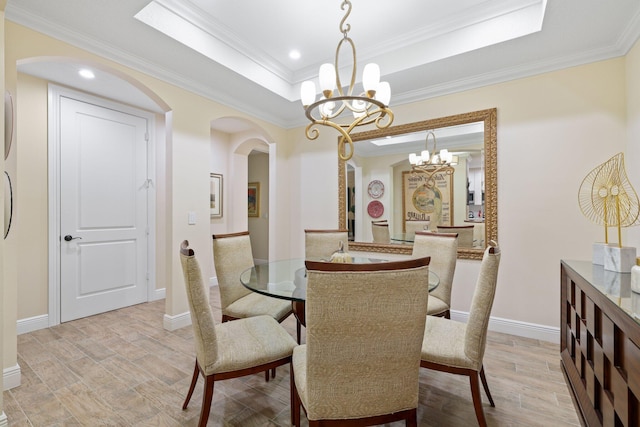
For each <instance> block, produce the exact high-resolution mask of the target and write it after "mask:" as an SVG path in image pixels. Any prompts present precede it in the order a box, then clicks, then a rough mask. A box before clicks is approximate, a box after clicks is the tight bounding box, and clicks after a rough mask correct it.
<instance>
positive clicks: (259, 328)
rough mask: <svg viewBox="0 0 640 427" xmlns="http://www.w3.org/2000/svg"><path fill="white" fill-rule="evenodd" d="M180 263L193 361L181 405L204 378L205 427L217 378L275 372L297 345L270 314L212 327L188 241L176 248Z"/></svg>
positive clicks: (202, 421)
mask: <svg viewBox="0 0 640 427" xmlns="http://www.w3.org/2000/svg"><path fill="white" fill-rule="evenodd" d="M180 262H181V263H182V271H183V274H184V282H185V286H186V291H187V299H188V301H189V309H190V310H191V323H192V326H193V335H194V342H195V350H196V363H195V368H194V371H193V377H192V379H191V386H190V387H189V392H188V393H187V397H186V399H185V401H184V404H183V405H182V409H183V410H185V409H187V405H188V404H189V401H190V400H191V396H192V395H193V390H194V389H195V386H196V383H197V382H198V378H199V377H200V374H202V376H203V377H204V393H203V395H202V407H201V409H200V421H199V422H198V426H200V427H204V426H206V425H207V420H208V419H209V411H210V409H211V401H212V399H213V388H214V383H215V382H216V381H219V380H226V379H230V378H237V377H243V376H246V375H250V374H254V373H258V372H262V371H265V373H267V375H268V373H269V370H273V369H275V368H276V367H277V366H281V365H284V364H287V363H291V355H292V353H293V348H294V347H295V346H296V342H295V340H294V339H293V337H292V336H291V335H289V333H288V332H287V331H286V330H285V329H284V328H283V327H282V326H281V325H280V324H279V323H278V322H277V321H276V320H275V319H274V318H273V317H271V316H266V315H265V316H255V317H248V318H246V319H239V320H235V321H233V322H225V323H220V324H217V325H216V324H215V321H214V320H213V313H212V310H211V306H210V305H209V300H208V298H207V294H208V292H209V290H208V287H206V286H205V284H204V282H203V280H202V273H201V271H200V266H199V264H198V260H197V259H196V256H195V253H194V251H193V249H191V248H189V242H188V241H186V240H185V241H184V242H182V244H181V246H180Z"/></svg>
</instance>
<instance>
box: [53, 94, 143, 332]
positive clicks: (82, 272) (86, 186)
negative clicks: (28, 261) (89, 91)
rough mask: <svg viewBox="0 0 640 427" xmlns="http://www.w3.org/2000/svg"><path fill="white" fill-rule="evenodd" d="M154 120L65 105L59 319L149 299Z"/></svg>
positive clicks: (70, 101)
mask: <svg viewBox="0 0 640 427" xmlns="http://www.w3.org/2000/svg"><path fill="white" fill-rule="evenodd" d="M147 127H148V120H147V119H146V118H143V117H138V116H136V115H132V114H128V113H124V112H121V111H115V110H113V109H108V108H104V107H100V106H97V105H93V104H90V103H86V102H82V101H78V100H75V99H71V98H66V97H62V98H61V100H60V321H62V322H66V321H69V320H73V319H77V318H80V317H86V316H90V315H93V314H97V313H102V312H105V311H109V310H114V309H117V308H121V307H126V306H129V305H133V304H138V303H141V302H145V301H147V280H148V279H147V278H148V266H147V265H148V263H147V261H148V260H147V257H148V248H147V244H148V217H147V197H148V195H147V192H148V183H149V181H148V179H147V178H148V175H147V139H148V129H147Z"/></svg>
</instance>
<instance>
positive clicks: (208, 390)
mask: <svg viewBox="0 0 640 427" xmlns="http://www.w3.org/2000/svg"><path fill="white" fill-rule="evenodd" d="M214 382H215V381H214V380H213V376H207V377H204V394H203V395H202V409H200V421H198V427H206V426H207V421H208V420H209V411H211V401H212V400H213V383H214Z"/></svg>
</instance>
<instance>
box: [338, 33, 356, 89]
mask: <svg viewBox="0 0 640 427" xmlns="http://www.w3.org/2000/svg"><path fill="white" fill-rule="evenodd" d="M344 42H347V43H349V44H350V45H351V56H352V57H353V65H352V67H351V82H350V83H349V88H348V90H347V96H351V94H352V93H353V88H354V87H355V86H356V73H357V69H356V45H355V44H354V43H353V40H351V38H350V37H347V33H345V35H344V38H343V39H342V40H340V42H338V47H337V48H336V57H335V61H334V68H335V71H336V86H337V89H338V93H339V94H340V96H345V95H344V91H343V90H342V82H341V81H340V65H339V62H340V60H339V56H340V48H341V47H342V43H344Z"/></svg>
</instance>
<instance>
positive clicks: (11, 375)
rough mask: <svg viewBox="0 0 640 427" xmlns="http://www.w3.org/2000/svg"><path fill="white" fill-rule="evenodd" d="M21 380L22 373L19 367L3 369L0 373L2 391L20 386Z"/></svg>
mask: <svg viewBox="0 0 640 427" xmlns="http://www.w3.org/2000/svg"><path fill="white" fill-rule="evenodd" d="M21 378H22V373H21V371H20V365H16V366H12V367H11V368H5V369H4V370H3V371H2V386H3V388H4V390H9V389H12V388H15V387H18V386H19V385H20V381H21Z"/></svg>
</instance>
